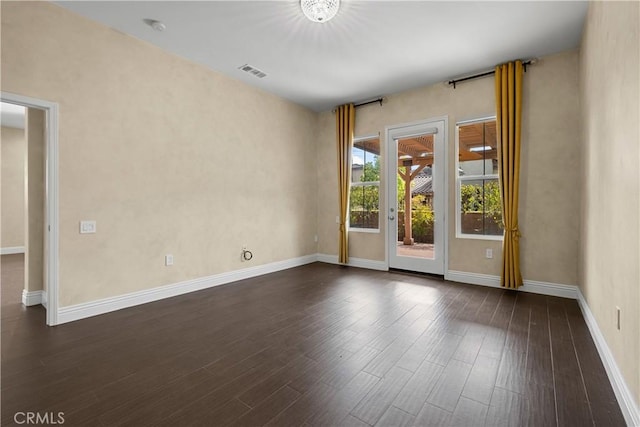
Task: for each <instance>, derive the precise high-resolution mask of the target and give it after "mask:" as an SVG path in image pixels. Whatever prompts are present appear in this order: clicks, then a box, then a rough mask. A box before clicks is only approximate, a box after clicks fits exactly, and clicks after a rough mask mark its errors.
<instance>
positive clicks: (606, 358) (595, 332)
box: [578, 289, 640, 426]
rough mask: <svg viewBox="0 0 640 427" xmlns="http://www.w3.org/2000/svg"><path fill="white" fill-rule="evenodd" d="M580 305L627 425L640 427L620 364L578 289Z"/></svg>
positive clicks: (639, 413)
mask: <svg viewBox="0 0 640 427" xmlns="http://www.w3.org/2000/svg"><path fill="white" fill-rule="evenodd" d="M578 305H579V306H580V309H581V310H582V316H583V317H584V320H585V322H586V323H587V327H588V328H589V332H591V337H592V338H593V342H594V343H595V345H596V348H597V349H598V354H600V359H602V364H603V365H604V368H605V370H606V371H607V376H608V377H609V382H610V383H611V386H612V387H613V392H614V393H615V395H616V399H618V404H619V405H620V409H621V410H622V415H623V416H624V419H625V421H626V422H627V425H629V426H640V410H639V409H638V406H637V405H636V403H635V399H634V397H633V395H632V394H631V391H629V388H628V387H627V383H626V382H625V380H624V377H623V376H622V373H621V372H620V369H619V368H618V364H617V363H616V361H615V359H614V358H613V354H612V353H611V350H610V349H609V346H608V345H607V342H606V341H605V339H604V335H602V332H600V328H599V327H598V322H596V318H595V317H593V313H591V309H590V308H589V305H588V304H587V300H585V299H584V296H583V295H582V292H580V290H579V289H578Z"/></svg>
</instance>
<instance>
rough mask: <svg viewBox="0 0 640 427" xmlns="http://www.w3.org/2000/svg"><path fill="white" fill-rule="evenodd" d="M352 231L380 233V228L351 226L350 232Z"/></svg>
mask: <svg viewBox="0 0 640 427" xmlns="http://www.w3.org/2000/svg"><path fill="white" fill-rule="evenodd" d="M351 232H356V233H374V234H379V233H380V229H379V228H349V233H351Z"/></svg>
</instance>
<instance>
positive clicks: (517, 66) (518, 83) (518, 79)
mask: <svg viewBox="0 0 640 427" xmlns="http://www.w3.org/2000/svg"><path fill="white" fill-rule="evenodd" d="M496 121H497V123H496V129H497V132H496V136H497V142H498V169H499V174H498V176H499V177H500V195H501V197H502V221H503V224H504V240H503V242H502V274H501V277H500V284H501V285H502V286H503V287H505V288H511V289H517V288H518V287H520V286H522V274H521V273H520V243H519V238H520V230H519V229H518V196H519V194H518V193H519V184H520V131H521V127H522V62H521V61H516V62H515V63H514V62H509V63H508V64H503V65H498V66H496Z"/></svg>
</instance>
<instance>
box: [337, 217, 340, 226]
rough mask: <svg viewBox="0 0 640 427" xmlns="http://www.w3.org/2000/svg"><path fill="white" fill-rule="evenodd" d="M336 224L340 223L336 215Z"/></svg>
mask: <svg viewBox="0 0 640 427" xmlns="http://www.w3.org/2000/svg"><path fill="white" fill-rule="evenodd" d="M336 224H340V217H339V216H338V215H336Z"/></svg>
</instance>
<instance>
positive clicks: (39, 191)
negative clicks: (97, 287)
mask: <svg viewBox="0 0 640 427" xmlns="http://www.w3.org/2000/svg"><path fill="white" fill-rule="evenodd" d="M26 121H27V132H26V136H27V175H26V176H27V183H26V184H27V185H26V188H27V204H26V206H27V218H26V221H27V223H28V224H29V226H28V227H27V230H26V234H25V236H26V237H25V241H26V242H27V250H26V256H25V275H24V283H25V289H26V290H27V291H39V290H42V289H44V288H45V287H44V268H43V267H44V223H45V202H44V201H45V177H44V173H45V158H46V154H45V150H46V139H45V138H46V136H45V128H46V126H45V112H44V111H43V110H38V109H35V108H27V114H26Z"/></svg>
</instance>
